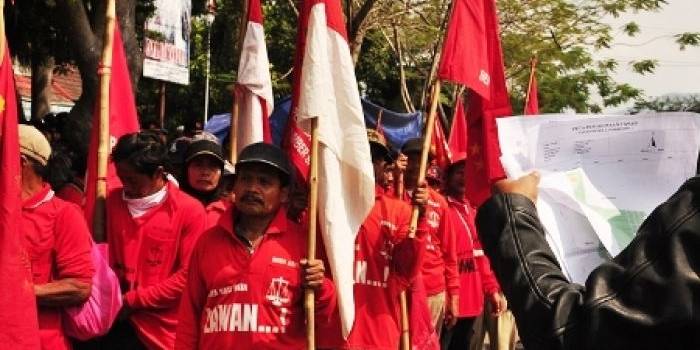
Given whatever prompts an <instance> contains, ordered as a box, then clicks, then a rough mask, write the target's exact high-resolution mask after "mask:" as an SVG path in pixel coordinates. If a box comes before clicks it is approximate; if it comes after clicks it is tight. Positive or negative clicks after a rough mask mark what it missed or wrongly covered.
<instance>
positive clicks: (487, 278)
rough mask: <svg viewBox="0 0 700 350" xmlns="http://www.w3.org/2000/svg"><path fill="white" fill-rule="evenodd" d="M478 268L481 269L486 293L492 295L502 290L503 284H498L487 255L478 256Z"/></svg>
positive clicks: (482, 282)
mask: <svg viewBox="0 0 700 350" xmlns="http://www.w3.org/2000/svg"><path fill="white" fill-rule="evenodd" d="M476 268H477V269H479V274H480V275H481V284H482V286H483V288H484V294H486V295H491V294H493V293H496V292H498V291H500V290H501V286H500V285H499V284H498V280H497V279H496V275H495V274H494V273H493V270H491V264H490V263H489V258H488V257H487V256H486V255H482V256H480V257H477V258H476Z"/></svg>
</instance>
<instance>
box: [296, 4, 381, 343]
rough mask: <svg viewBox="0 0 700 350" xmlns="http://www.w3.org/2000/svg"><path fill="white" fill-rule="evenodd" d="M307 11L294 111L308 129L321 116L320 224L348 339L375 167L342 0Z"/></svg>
mask: <svg viewBox="0 0 700 350" xmlns="http://www.w3.org/2000/svg"><path fill="white" fill-rule="evenodd" d="M305 11H308V12H306V13H305V14H304V16H302V18H306V19H307V22H306V23H301V25H302V26H304V25H306V27H305V29H306V36H305V39H306V40H305V45H304V47H303V56H302V57H303V61H302V62H301V78H300V79H299V80H298V83H299V86H297V90H296V91H298V96H297V98H298V104H297V106H298V108H297V110H296V116H297V121H298V122H299V125H300V126H301V127H302V128H303V129H304V130H306V131H307V132H310V128H309V126H310V119H312V118H318V135H319V174H318V179H319V194H318V196H319V198H318V200H319V218H320V220H319V222H320V225H321V232H322V235H323V240H324V243H325V245H326V253H327V255H328V259H329V263H330V265H331V271H332V273H333V279H334V282H335V286H336V290H337V293H338V306H339V309H340V317H341V323H342V329H343V336H345V337H347V335H348V334H349V333H350V330H351V329H352V325H353V321H354V319H355V303H354V300H353V283H354V279H353V265H354V263H353V262H354V257H355V250H354V247H355V237H356V235H357V231H358V230H359V228H360V225H361V224H362V223H363V221H364V220H365V218H366V217H367V215H368V214H369V212H370V210H371V209H372V206H374V195H375V193H374V172H373V168H372V159H371V156H370V151H369V143H368V141H367V131H366V129H365V123H364V117H363V114H362V105H361V104H360V93H359V91H358V89H357V80H356V79H355V70H354V67H353V64H352V58H351V57H350V49H349V47H348V42H347V39H346V33H345V22H344V20H343V15H342V12H341V8H340V3H339V0H311V1H308V3H306V5H305ZM303 28H304V27H302V29H303ZM311 224H313V223H311Z"/></svg>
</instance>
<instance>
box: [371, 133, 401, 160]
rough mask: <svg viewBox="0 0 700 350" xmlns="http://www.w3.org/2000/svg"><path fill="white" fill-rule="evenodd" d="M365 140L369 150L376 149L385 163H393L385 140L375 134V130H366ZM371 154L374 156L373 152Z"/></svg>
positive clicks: (378, 134) (382, 136)
mask: <svg viewBox="0 0 700 350" xmlns="http://www.w3.org/2000/svg"><path fill="white" fill-rule="evenodd" d="M367 140H368V141H369V146H370V150H375V149H376V150H377V151H378V153H380V154H381V156H382V157H384V160H386V161H387V162H393V161H394V158H393V157H392V154H391V150H390V149H389V146H387V144H386V138H384V135H382V134H380V133H379V132H377V130H374V129H367ZM372 154H375V153H374V151H372Z"/></svg>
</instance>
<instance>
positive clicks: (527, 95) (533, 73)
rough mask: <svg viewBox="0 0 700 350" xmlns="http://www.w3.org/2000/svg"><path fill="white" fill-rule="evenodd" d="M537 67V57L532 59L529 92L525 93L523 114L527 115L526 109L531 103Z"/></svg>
mask: <svg viewBox="0 0 700 350" xmlns="http://www.w3.org/2000/svg"><path fill="white" fill-rule="evenodd" d="M536 65H537V57H533V58H532V59H530V79H528V82H527V91H526V92H525V104H523V114H524V113H525V108H527V104H528V103H529V102H530V89H532V81H533V80H534V78H535V66H536Z"/></svg>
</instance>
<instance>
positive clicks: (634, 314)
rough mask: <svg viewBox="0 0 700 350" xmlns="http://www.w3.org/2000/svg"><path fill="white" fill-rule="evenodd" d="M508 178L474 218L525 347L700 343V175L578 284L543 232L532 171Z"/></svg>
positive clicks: (683, 346)
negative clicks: (569, 277) (507, 186)
mask: <svg viewBox="0 0 700 350" xmlns="http://www.w3.org/2000/svg"><path fill="white" fill-rule="evenodd" d="M533 180H534V181H533ZM523 182H525V183H526V182H530V184H531V185H532V183H534V185H535V186H534V187H533V186H525V187H526V188H525V190H523V188H518V187H522V186H520V185H522V184H523ZM518 183H519V184H518ZM513 184H515V185H516V186H515V187H511V188H510V189H508V190H507V191H505V192H507V193H506V194H499V195H496V196H494V197H492V198H491V199H490V200H489V201H487V202H486V203H485V204H484V205H483V206H482V207H481V209H480V211H479V214H478V215H477V225H478V227H479V233H480V235H481V239H482V242H483V243H484V248H485V249H486V252H487V253H488V255H489V256H490V257H491V258H492V260H491V263H492V266H493V267H494V271H495V272H496V275H497V276H498V280H499V282H500V283H501V287H502V288H503V291H504V292H505V294H506V296H507V297H508V300H509V302H510V305H511V309H512V310H513V313H514V314H515V318H516V321H517V322H518V330H519V332H520V335H521V339H522V340H523V343H524V344H525V346H526V347H527V348H533V349H544V350H548V349H660V348H664V349H695V348H700V334H698V332H695V331H693V330H697V329H700V320H699V319H698V315H699V314H700V310H699V309H698V307H697V302H696V301H697V300H700V277H698V270H700V268H698V266H700V251H699V250H698V249H695V247H698V246H699V244H700V178H697V177H696V178H693V179H690V180H689V181H687V182H686V184H685V185H683V186H682V187H681V189H680V190H679V191H678V192H677V193H676V194H675V195H673V196H672V197H671V198H670V199H669V200H668V201H666V202H665V203H664V204H662V205H660V206H659V207H657V208H656V209H655V210H654V212H653V213H652V214H651V215H650V216H649V217H648V218H647V220H646V221H645V222H644V223H643V224H642V226H641V227H640V229H639V231H638V232H637V234H636V236H635V238H634V239H633V240H632V242H631V243H630V244H629V245H628V246H627V248H625V249H624V250H623V251H622V252H621V253H620V254H619V255H618V256H616V257H615V258H614V259H613V260H612V261H609V262H606V263H604V264H602V265H601V266H599V267H598V268H596V269H595V270H594V271H593V272H592V273H591V274H590V275H589V277H588V279H587V281H586V288H585V289H584V287H583V286H580V285H577V284H574V283H570V282H569V281H567V280H566V278H565V277H564V275H563V274H562V271H561V269H560V267H559V265H558V264H557V261H556V259H555V257H554V254H552V251H551V250H550V249H549V245H548V244H547V242H546V240H545V238H544V229H543V227H542V224H541V223H540V221H539V219H538V217H537V212H536V209H535V205H534V203H533V200H534V199H536V184H537V181H536V177H535V178H533V177H532V176H527V177H525V178H521V179H519V180H516V181H513V182H512V183H511V184H510V185H513ZM528 187H530V190H528V189H527V188H528ZM532 188H534V189H535V190H534V192H533V191H531V189H532ZM533 193H534V194H535V195H534V196H533ZM691 247H692V248H691Z"/></svg>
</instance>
